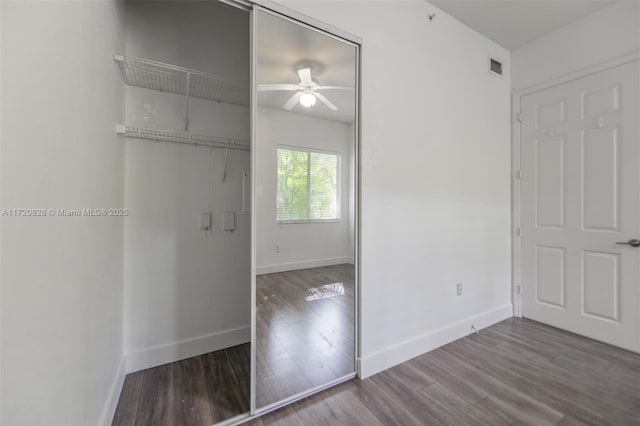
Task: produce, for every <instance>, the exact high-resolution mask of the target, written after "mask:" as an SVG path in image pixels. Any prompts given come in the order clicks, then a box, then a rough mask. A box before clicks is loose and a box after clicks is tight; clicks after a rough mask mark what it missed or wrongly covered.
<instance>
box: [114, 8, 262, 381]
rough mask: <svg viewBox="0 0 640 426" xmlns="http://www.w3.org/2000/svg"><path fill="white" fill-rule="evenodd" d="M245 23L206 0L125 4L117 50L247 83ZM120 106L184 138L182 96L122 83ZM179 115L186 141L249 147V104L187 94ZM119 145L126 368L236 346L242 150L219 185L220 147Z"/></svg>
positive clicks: (247, 289) (243, 306)
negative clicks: (207, 225) (205, 224)
mask: <svg viewBox="0 0 640 426" xmlns="http://www.w3.org/2000/svg"><path fill="white" fill-rule="evenodd" d="M229 13H231V15H229ZM248 23H249V18H248V14H246V13H243V12H242V11H238V10H237V9H234V8H232V7H230V6H227V5H223V4H218V3H215V2H188V3H185V2H179V3H175V2H133V3H129V5H128V8H127V39H126V43H127V46H126V53H127V54H129V55H136V56H141V57H144V58H149V59H153V60H159V61H164V62H168V63H171V64H175V65H180V66H186V67H190V68H195V69H198V70H199V71H206V72H210V73H216V74H219V75H223V76H225V77H227V78H235V79H243V80H246V81H244V82H245V83H246V84H247V87H248V60H249V44H248V43H249V33H248ZM125 109H126V122H127V124H129V125H134V126H141V127H152V128H159V129H167V130H174V131H184V114H185V98H184V96H179V95H174V94H170V93H161V92H158V91H153V90H148V89H142V88H136V87H127V88H126V108H125ZM189 112H190V114H189V123H190V124H189V130H190V131H191V132H193V133H194V134H200V135H210V136H219V137H228V138H235V139H242V140H246V141H248V140H249V132H250V121H249V108H248V107H245V106H237V105H226V104H218V103H217V102H211V101H206V100H202V99H198V98H192V99H191V101H190V110H189ZM123 142H124V144H125V147H126V148H125V157H126V161H125V205H126V206H127V207H128V208H129V209H130V211H131V214H130V216H128V217H127V218H126V220H125V234H124V235H125V250H124V259H125V268H124V283H125V284H124V285H125V293H124V295H125V308H124V325H125V328H124V329H125V331H124V349H125V353H126V354H127V371H136V370H139V369H143V368H149V367H151V366H154V365H160V364H164V363H167V362H171V361H175V360H178V359H183V358H187V357H190V356H194V355H198V354H201V353H206V352H211V351H214V350H218V349H222V348H224V347H228V346H232V345H236V344H239V343H245V342H247V341H248V340H249V337H250V329H249V325H250V324H249V323H250V318H251V314H250V312H251V311H250V309H251V308H250V305H251V302H250V300H251V276H250V273H251V263H250V261H251V258H250V247H251V246H250V244H251V240H250V235H251V234H250V220H249V217H250V216H249V215H248V214H245V215H243V214H241V210H242V198H241V195H242V173H243V172H246V173H249V171H250V163H249V153H248V152H242V151H234V150H231V151H230V152H229V162H228V166H227V176H226V180H225V182H222V174H223V169H224V160H225V151H224V150H223V149H212V148H210V147H203V146H193V145H179V144H172V143H168V142H151V141H140V140H136V139H128V140H126V142H125V141H123ZM246 183H247V188H246V191H247V194H248V193H249V190H250V188H249V185H250V179H247V180H246ZM248 198H249V197H248V195H247V199H248ZM247 209H249V206H248V205H247ZM229 211H231V212H235V214H236V230H235V231H233V232H230V231H223V230H222V213H223V212H229ZM205 212H212V217H213V222H212V229H211V230H210V231H202V230H200V229H199V216H200V214H201V213H205Z"/></svg>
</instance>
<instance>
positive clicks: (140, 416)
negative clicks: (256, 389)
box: [112, 343, 250, 426]
mask: <svg viewBox="0 0 640 426" xmlns="http://www.w3.org/2000/svg"><path fill="white" fill-rule="evenodd" d="M249 363H250V347H249V344H248V343H247V344H244V345H239V346H234V347H231V348H227V349H223V350H221V351H216V352H211V353H209V354H205V355H200V356H197V357H194V358H189V359H185V360H182V361H178V362H173V363H171V364H165V365H161V366H159V367H154V368H150V369H148V370H142V371H138V372H136V373H131V374H128V375H127V377H126V378H125V382H124V386H123V388H122V393H121V394H120V399H119V401H118V407H117V409H116V413H115V416H114V419H113V423H112V424H113V425H114V426H123V425H140V426H179V425H183V426H209V425H212V424H214V423H217V422H220V421H222V420H226V419H229V418H231V417H234V416H237V415H239V414H242V413H246V412H248V411H249V382H250V370H249V368H250V364H249Z"/></svg>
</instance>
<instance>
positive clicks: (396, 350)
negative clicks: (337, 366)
mask: <svg viewBox="0 0 640 426" xmlns="http://www.w3.org/2000/svg"><path fill="white" fill-rule="evenodd" d="M512 316H513V305H512V304H510V303H509V304H507V305H503V306H500V307H498V308H495V309H492V310H490V311H486V312H483V313H481V314H478V315H474V316H472V317H468V318H465V319H463V320H461V321H457V322H455V323H453V324H450V325H447V326H445V327H442V328H439V329H437V330H434V331H431V332H429V333H427V334H423V335H422V336H418V337H416V338H413V339H409V340H406V341H404V342H402V343H399V344H397V345H394V346H390V347H388V348H385V349H383V350H381V351H378V352H375V353H373V354H371V355H366V356H363V357H362V358H361V360H360V371H359V377H360V378H361V379H365V378H367V377H369V376H373V375H374V374H376V373H379V372H381V371H384V370H386V369H387V368H391V367H393V366H394V365H398V364H400V363H403V362H405V361H408V360H410V359H412V358H415V357H417V356H419V355H422V354H424V353H426V352H429V351H432V350H434V349H436V348H439V347H440V346H443V345H446V344H447V343H451V342H453V341H454V340H458V339H460V338H462V337H464V336H466V335H468V334H470V330H471V325H473V326H475V328H476V330H481V329H483V328H486V327H489V326H491V325H493V324H496V323H498V322H500V321H503V320H505V319H507V318H511V317H512Z"/></svg>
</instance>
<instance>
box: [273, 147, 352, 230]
mask: <svg viewBox="0 0 640 426" xmlns="http://www.w3.org/2000/svg"><path fill="white" fill-rule="evenodd" d="M280 149H286V150H289V151H299V152H306V153H307V154H309V155H308V156H307V217H309V213H310V205H311V179H310V177H311V176H310V173H311V154H312V153H315V154H331V155H335V156H336V159H337V164H336V218H335V219H285V220H278V150H280ZM275 160H276V161H275V164H276V211H275V213H276V224H277V225H295V224H301V223H338V222H341V221H342V153H341V152H339V151H331V150H327V149H317V148H310V147H306V146H296V145H283V144H278V145H276V159H275Z"/></svg>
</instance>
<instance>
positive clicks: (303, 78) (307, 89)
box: [258, 68, 353, 111]
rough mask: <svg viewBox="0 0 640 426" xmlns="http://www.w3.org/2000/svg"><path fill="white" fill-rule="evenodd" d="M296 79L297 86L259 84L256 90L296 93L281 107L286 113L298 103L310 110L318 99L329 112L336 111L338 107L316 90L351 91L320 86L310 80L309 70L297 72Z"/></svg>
mask: <svg viewBox="0 0 640 426" xmlns="http://www.w3.org/2000/svg"><path fill="white" fill-rule="evenodd" d="M298 77H299V78H300V82H299V83H298V84H259V85H258V90H260V91H273V90H286V91H297V93H296V94H294V95H293V96H292V97H291V98H290V99H289V100H288V101H287V103H285V104H284V105H283V106H282V107H283V108H284V109H286V110H287V111H291V110H292V109H293V107H294V106H295V105H296V104H297V103H298V102H300V105H302V106H304V107H307V108H311V107H312V106H314V105H315V104H316V99H320V101H321V102H322V103H324V104H325V105H326V106H328V107H329V108H330V109H331V110H333V111H337V110H338V107H337V106H335V105H334V104H333V103H332V102H331V101H330V100H329V99H327V98H326V97H325V96H324V95H322V94H321V93H318V90H327V89H335V90H353V88H352V87H345V86H320V85H318V83H317V82H315V81H313V79H312V78H311V68H302V69H299V70H298Z"/></svg>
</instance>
